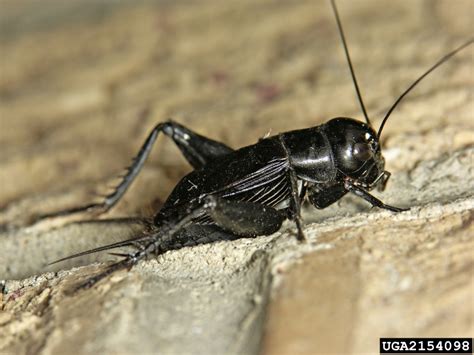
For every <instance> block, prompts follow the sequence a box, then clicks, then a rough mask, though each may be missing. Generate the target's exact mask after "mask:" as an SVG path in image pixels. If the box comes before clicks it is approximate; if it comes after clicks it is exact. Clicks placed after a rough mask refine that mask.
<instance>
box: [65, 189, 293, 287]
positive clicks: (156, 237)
mask: <svg viewBox="0 0 474 355" xmlns="http://www.w3.org/2000/svg"><path fill="white" fill-rule="evenodd" d="M203 215H206V216H209V217H210V219H211V220H212V222H213V223H214V224H213V225H207V226H206V225H204V226H202V227H203V230H202V231H199V232H198V233H196V234H195V235H194V236H187V235H186V230H187V228H189V227H192V223H195V221H196V220H197V219H199V218H201V217H202V216H203ZM285 219H286V216H285V214H283V213H282V212H280V211H278V210H276V209H274V208H272V207H268V206H264V205H260V204H257V203H252V202H245V201H232V200H225V199H222V198H219V197H214V196H207V197H205V198H204V199H203V201H202V202H201V203H197V204H195V205H194V206H193V207H190V208H186V209H183V210H181V211H179V212H178V213H176V215H175V216H174V217H173V218H170V219H169V220H167V221H165V222H166V223H163V224H161V225H160V226H158V228H159V230H158V231H157V232H156V233H154V234H153V235H150V236H146V237H142V238H135V239H130V240H124V241H121V242H118V243H114V244H110V245H105V246H102V247H99V248H96V249H92V250H88V251H84V252H82V253H79V254H76V255H71V256H69V257H66V258H63V259H60V260H59V261H62V260H67V259H69V258H74V257H76V256H81V255H86V254H90V253H94V252H99V251H107V250H111V249H115V248H119V247H123V246H130V245H134V246H137V247H138V250H137V251H136V252H133V253H130V254H116V253H115V254H114V255H117V256H121V257H123V258H124V259H123V260H120V261H118V262H116V263H114V264H112V265H110V266H109V267H108V268H107V269H106V270H104V271H103V272H102V273H99V274H97V275H95V276H92V277H91V278H89V279H87V280H86V281H85V282H83V283H81V284H79V285H78V286H77V287H75V288H74V290H78V289H83V288H90V287H92V286H93V285H95V284H96V283H97V282H99V281H100V280H102V279H103V278H105V277H107V276H109V275H110V274H112V273H113V272H115V271H118V270H121V269H126V268H131V267H133V266H134V265H136V264H137V263H138V262H139V261H140V260H142V259H144V258H146V257H147V256H148V255H151V254H161V253H163V252H165V251H167V250H173V249H180V248H182V247H184V246H191V245H197V244H206V243H212V242H215V241H220V240H234V239H239V238H251V237H256V236H259V235H270V234H272V233H275V232H276V231H278V230H279V229H280V227H281V225H282V223H283V221H284V220H285ZM219 229H220V230H219ZM207 232H211V233H210V234H207ZM229 233H230V234H229Z"/></svg>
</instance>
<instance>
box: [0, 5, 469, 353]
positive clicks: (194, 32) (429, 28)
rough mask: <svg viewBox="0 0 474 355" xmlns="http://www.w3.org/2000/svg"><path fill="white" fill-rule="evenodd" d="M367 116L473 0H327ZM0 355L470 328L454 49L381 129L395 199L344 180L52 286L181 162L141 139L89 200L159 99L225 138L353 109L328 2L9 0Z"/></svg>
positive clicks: (160, 106) (428, 61) (465, 190)
mask: <svg viewBox="0 0 474 355" xmlns="http://www.w3.org/2000/svg"><path fill="white" fill-rule="evenodd" d="M338 5H339V9H340V13H341V17H342V21H343V24H344V26H345V30H346V34H347V37H348V42H349V46H350V50H351V54H352V57H353V61H354V66H355V68H356V70H357V74H358V78H359V81H360V86H361V89H362V93H363V95H364V98H365V102H366V105H367V108H368V111H369V114H370V116H371V117H373V121H374V124H375V126H376V127H377V126H378V125H379V124H380V121H381V117H382V116H383V114H384V112H385V111H386V110H387V108H388V107H389V106H390V105H391V103H392V102H393V101H394V100H395V99H396V97H397V96H398V95H399V93H401V92H402V91H403V90H404V89H405V88H406V87H407V86H408V85H409V84H410V83H411V82H412V81H413V80H414V79H416V78H417V77H418V76H419V75H420V74H421V73H422V72H423V71H424V70H426V69H427V68H428V67H429V66H430V65H432V64H433V63H434V62H435V61H436V60H437V59H438V58H440V57H441V56H442V55H444V54H446V53H447V52H449V51H450V50H452V49H453V48H454V47H456V46H458V45H460V44H461V43H463V42H465V41H466V40H467V39H468V37H469V36H470V33H471V32H472V18H473V17H474V3H473V2H472V1H470V0H466V1H462V0H439V1H420V0H414V1H386V0H383V1H375V0H373V1H369V0H368V1H365V0H359V1H344V0H340V1H338ZM0 52H1V55H0V71H1V72H0V74H1V75H0V100H1V101H0V182H1V187H0V226H1V228H0V246H1V248H0V249H1V250H2V251H1V252H0V280H1V279H3V280H5V281H6V283H5V286H4V287H2V288H4V290H3V293H0V352H2V353H15V354H35V353H39V354H64V353H77V354H92V353H130V354H131V353H159V354H210V353H211V354H223V353H226V354H236V353H239V354H257V353H262V354H265V355H273V354H298V353H300V354H316V353H329V352H331V353H369V352H370V353H376V352H378V338H379V337H381V336H407V337H421V336H472V334H473V333H474V329H473V328H474V327H473V313H474V311H473V303H472V299H474V295H473V286H474V285H473V282H474V279H473V255H474V252H473V251H474V246H473V239H472V235H473V228H472V220H473V207H474V199H473V194H474V179H473V172H472V169H473V147H474V144H473V143H474V117H473V116H474V103H473V99H472V92H473V91H472V88H473V87H474V86H473V82H474V75H473V49H472V48H469V49H466V50H465V51H464V52H463V53H460V54H459V55H458V56H456V57H455V58H454V59H452V60H451V61H450V62H449V63H446V64H445V65H443V67H442V68H440V69H439V70H437V71H436V72H434V73H433V74H432V75H431V76H430V77H429V78H427V79H426V80H425V81H423V82H422V83H421V84H420V86H419V87H417V89H416V90H415V91H414V92H413V93H411V94H410V95H409V96H408V97H407V98H406V100H405V101H404V102H403V103H402V105H401V106H400V107H399V108H398V109H397V110H396V111H395V112H394V114H393V117H392V118H391V120H390V121H389V122H388V124H387V126H386V130H385V132H384V136H383V144H384V154H385V157H386V160H387V169H388V170H389V171H391V172H392V179H391V180H390V182H389V184H388V186H387V189H386V191H385V192H383V193H380V194H378V196H379V197H381V198H382V199H383V200H384V201H386V202H387V203H390V204H393V205H396V206H402V207H408V206H410V207H412V208H411V210H410V211H409V212H404V213H401V214H393V213H390V212H387V211H381V210H378V209H370V208H369V207H368V206H367V204H366V203H365V202H363V201H360V200H358V199H355V198H351V197H348V198H344V199H343V200H341V201H340V202H339V203H337V204H335V205H334V206H331V207H330V208H328V209H325V210H322V211H318V210H315V209H314V208H311V207H310V206H308V207H306V208H305V209H304V213H303V215H304V219H305V223H306V224H305V232H306V235H307V239H308V240H307V241H306V242H305V243H298V242H297V241H296V240H295V238H294V226H293V225H292V224H291V223H286V224H285V225H284V226H283V228H282V229H281V231H280V232H278V233H276V234H274V235H272V236H268V237H259V238H255V239H241V240H237V241H233V242H220V243H215V244H209V245H201V246H198V247H193V248H184V249H181V250H178V251H173V252H168V253H166V254H164V255H161V256H159V257H158V258H156V259H150V260H148V261H145V262H141V263H140V264H139V265H138V266H137V267H135V268H133V269H132V270H131V271H130V272H125V271H123V272H118V273H117V274H115V275H113V276H112V277H110V278H108V279H107V280H104V281H103V282H101V283H100V284H99V285H97V287H95V288H93V289H90V290H87V291H83V292H79V293H76V294H72V295H67V291H68V290H69V289H70V288H71V287H72V286H73V285H74V284H76V283H77V282H78V281H80V280H82V279H84V278H86V277H87V276H88V275H91V274H92V273H95V272H97V271H98V270H99V269H102V268H103V267H104V266H105V264H103V263H94V262H95V261H102V262H105V261H108V260H111V259H112V257H111V256H108V255H98V256H90V257H86V258H81V259H77V260H71V261H68V262H65V263H61V264H56V265H54V266H51V267H46V266H45V264H46V263H47V262H48V261H51V260H54V259H56V258H58V257H61V256H65V255H68V254H70V253H73V252H78V251H81V250H84V249H86V248H91V247H94V246H99V245H102V244H105V243H108V242H112V241H118V240H121V239H125V238H127V237H130V236H131V235H136V234H137V233H142V232H143V231H142V229H143V228H142V227H141V225H140V224H139V223H137V221H136V219H133V218H132V219H124V218H123V217H149V216H152V215H153V213H154V211H156V210H157V209H158V208H159V207H160V205H161V204H162V203H163V201H164V200H165V199H166V196H167V195H168V194H169V192H170V190H171V189H172V188H173V186H174V185H175V184H176V183H177V181H178V180H179V178H180V177H182V176H183V175H184V174H185V173H186V172H188V171H190V168H189V166H188V165H187V164H186V163H185V161H184V159H183V158H181V157H180V155H179V152H178V150H177V149H176V148H175V147H173V145H172V143H170V141H169V140H168V139H166V138H159V140H158V142H157V143H156V145H155V147H154V150H153V152H152V155H151V157H150V159H149V160H148V162H147V164H146V166H145V167H144V169H143V172H142V174H141V175H140V177H139V178H138V179H137V181H136V182H135V183H134V184H133V186H132V187H131V188H130V190H129V191H128V192H127V194H126V195H125V197H124V199H123V201H121V202H120V203H119V204H118V205H117V206H116V207H115V208H114V209H113V210H112V211H110V212H109V213H107V214H105V215H103V216H101V217H100V218H101V221H100V222H94V221H90V219H91V216H87V215H79V216H75V219H76V223H71V222H72V219H61V220H52V221H46V222H45V223H41V224H36V225H31V221H32V220H34V218H35V216H37V215H39V214H42V213H47V212H52V211H56V210H59V209H63V208H68V207H74V206H79V205H81V204H84V203H89V202H91V201H99V200H100V197H98V195H99V194H104V193H106V192H107V191H109V188H110V186H113V184H114V183H116V181H117V180H116V179H115V178H114V177H115V176H117V174H118V173H120V171H121V169H122V168H123V167H124V166H126V165H127V164H128V163H129V160H130V158H131V157H132V156H133V155H134V154H135V153H136V151H137V150H138V148H139V146H140V144H141V142H142V141H143V140H144V138H145V136H146V134H147V132H148V131H149V130H150V129H151V128H152V127H153V126H154V124H155V123H156V122H158V121H161V120H165V119H167V118H169V117H172V118H173V119H175V120H176V121H178V122H180V123H182V124H185V125H187V126H189V127H190V128H192V129H194V130H196V131H197V132H199V133H200V134H203V135H207V136H209V137H211V138H214V139H218V140H221V141H223V142H226V143H227V144H228V145H230V146H232V147H239V146H244V145H246V144H252V143H254V142H256V141H257V140H258V138H259V137H262V136H264V135H265V134H267V133H268V132H271V133H272V134H275V133H278V132H282V131H286V130H290V129H295V128H302V127H308V126H313V125H317V124H320V123H322V122H324V121H326V120H327V119H329V118H331V117H336V116H348V117H356V118H358V119H361V117H362V115H361V114H360V111H359V107H358V103H357V101H356V98H355V94H354V89H353V86H352V83H351V80H350V77H349V72H348V69H347V64H346V62H345V58H344V56H343V52H342V49H341V45H340V40H339V37H338V33H337V30H336V26H335V21H334V18H333V15H332V13H331V10H330V6H329V3H328V2H326V1H316V0H314V1H285V2H283V1H276V0H275V1H258V2H255V1H232V2H227V1H226V2H223V1H217V0H209V1H199V2H190V1H186V2H177V3H176V2H168V1H113V2H112V1H110V2H101V1H97V2H94V1H89V2H87V6H85V5H84V3H83V2H81V1H68V2H63V1H51V0H49V1H41V2H37V1H23V2H21V4H20V3H18V2H16V1H13V0H5V1H2V3H1V11H0Z"/></svg>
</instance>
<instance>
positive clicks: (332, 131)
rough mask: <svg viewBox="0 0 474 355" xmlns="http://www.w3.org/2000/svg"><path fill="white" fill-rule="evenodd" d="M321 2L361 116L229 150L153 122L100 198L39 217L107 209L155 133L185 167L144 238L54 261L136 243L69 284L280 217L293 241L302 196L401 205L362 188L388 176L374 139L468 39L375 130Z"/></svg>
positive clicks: (271, 225) (238, 234) (275, 223)
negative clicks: (176, 151)
mask: <svg viewBox="0 0 474 355" xmlns="http://www.w3.org/2000/svg"><path fill="white" fill-rule="evenodd" d="M331 5H332V8H333V11H334V14H335V17H336V22H337V26H338V29H339V34H340V36H341V40H342V43H343V47H344V51H345V55H346V57H347V61H348V65H349V69H350V72H351V75H352V79H353V82H354V85H355V89H356V92H357V96H358V99H359V103H360V106H361V109H362V112H363V114H364V116H365V121H366V122H365V123H364V122H360V121H357V120H355V119H352V118H345V117H338V118H333V119H331V120H329V121H328V122H327V123H325V124H322V125H320V126H316V127H311V128H307V129H301V130H295V131H290V132H285V133H281V134H278V135H275V136H271V137H267V138H262V139H260V140H259V141H258V142H257V143H256V144H253V145H250V146H247V147H243V148H240V149H238V150H233V149H232V148H229V147H228V146H226V145H225V144H223V143H221V142H217V141H215V140H212V139H209V138H206V137H204V136H201V135H199V134H197V133H195V132H193V131H191V130H190V129H188V128H186V127H184V126H182V125H180V124H178V123H175V122H173V121H168V122H164V123H159V124H158V125H156V126H155V128H154V129H153V130H152V131H151V133H150V134H149V136H148V138H147V139H146V140H145V142H144V143H143V146H142V147H141V149H140V151H139V152H138V154H137V156H136V157H135V158H134V160H133V163H132V165H131V166H130V167H129V168H128V169H127V173H126V174H125V175H124V177H123V179H122V181H121V183H120V184H119V185H118V186H117V187H116V189H115V190H114V191H113V192H112V193H111V194H109V195H107V196H106V198H105V200H104V201H103V202H102V203H100V204H90V205H87V206H82V207H79V208H74V209H70V210H66V211H61V212H58V213H55V214H52V215H48V216H44V218H46V217H52V216H57V215H65V214H71V213H76V212H81V211H100V212H105V211H107V210H109V209H110V208H111V207H112V206H114V205H115V204H116V203H117V202H118V201H119V200H120V198H121V197H122V196H123V195H124V193H125V191H126V190H127V188H128V187H129V186H130V184H131V183H132V181H133V180H134V179H135V177H136V176H137V175H138V173H139V172H140V169H141V168H142V166H143V165H144V163H145V160H146V159H147V157H148V155H149V153H150V150H151V148H152V146H153V143H154V142H155V141H156V139H157V137H158V135H159V134H160V133H164V134H165V135H166V136H168V137H170V138H171V139H172V140H173V142H174V143H175V144H176V145H177V146H178V148H179V149H180V151H181V152H182V154H183V155H184V157H185V158H186V160H187V161H188V162H189V163H190V164H191V165H192V167H193V168H194V171H192V172H191V173H189V174H188V175H186V176H185V177H184V178H182V180H181V181H180V182H179V183H178V184H177V185H176V187H175V188H174V190H173V191H172V193H171V195H170V196H169V197H168V199H167V200H166V202H165V204H164V205H163V207H162V208H161V209H160V210H159V211H158V213H157V214H156V215H155V217H154V220H153V229H152V231H151V232H150V233H149V234H148V235H145V236H140V237H135V238H132V239H128V240H124V241H121V242H118V243H114V244H109V245H105V246H102V247H99V248H95V249H91V250H87V251H84V252H82V253H78V254H74V255H71V256H68V257H66V258H63V259H60V260H57V261H55V262H54V263H56V262H60V261H63V260H67V259H70V258H74V257H78V256H82V255H86V254H90V253H95V252H99V251H105V250H111V249H115V248H119V247H126V246H128V247H130V246H131V247H135V248H136V251H134V252H132V253H129V254H120V253H111V254H112V255H116V256H120V257H123V259H122V260H120V261H118V262H116V263H114V264H112V265H110V266H109V267H108V268H107V269H106V270H105V271H104V272H102V273H100V274H98V275H95V276H93V277H91V278H89V279H88V280H86V281H85V282H84V283H82V284H81V285H79V287H78V288H89V287H91V286H93V285H94V284H95V283H97V282H98V281H100V280H101V279H103V278H104V277H106V276H108V275H110V274H111V273H113V272H114V271H116V270H119V269H124V268H131V267H132V266H133V265H135V264H136V263H138V262H139V261H140V260H141V259H143V258H145V257H147V256H148V255H151V254H161V253H163V252H165V251H168V250H172V249H179V248H182V247H183V246H192V245H197V244H202V243H211V242H214V241H219V240H233V239H238V238H253V237H257V236H260V235H269V234H272V233H275V232H276V231H278V230H279V229H280V227H281V225H282V223H283V221H284V220H286V219H289V220H291V221H294V222H295V224H296V228H297V238H298V239H299V240H303V239H304V233H303V229H302V221H301V217H300V207H301V205H302V203H303V201H304V200H305V199H306V198H307V199H308V200H309V202H310V203H311V204H312V205H313V206H314V207H316V208H318V209H322V208H325V207H327V206H329V205H331V204H332V203H334V202H336V201H337V200H339V199H340V198H341V197H343V196H344V195H345V194H347V193H352V194H355V195H356V196H359V197H361V198H363V199H364V200H366V201H367V202H369V203H370V204H371V205H372V206H376V207H379V208H383V209H387V210H390V211H393V212H401V211H405V210H407V209H403V208H399V207H394V206H390V205H388V204H385V203H384V202H382V201H381V200H379V199H377V198H376V197H374V196H373V195H371V194H370V192H369V191H370V190H372V189H374V188H375V187H378V188H380V189H382V190H383V189H384V187H385V185H386V183H387V181H388V179H389V177H390V173H389V172H388V171H386V170H385V169H384V166H385V161H384V158H383V155H382V150H381V145H380V137H381V133H382V130H383V127H384V125H385V123H386V122H387V120H388V118H389V117H390V114H391V113H392V112H393V110H394V109H395V107H396V106H397V105H398V104H399V103H400V101H401V100H402V99H403V98H404V97H405V95H407V94H408V92H410V91H411V90H412V89H413V88H414V87H415V86H416V85H417V84H418V83H419V82H420V81H421V80H422V79H423V78H424V77H425V76H427V75H428V74H429V73H430V72H432V71H433V70H434V69H435V68H437V67H438V66H439V65H441V64H442V63H444V62H445V61H447V60H448V59H449V58H451V57H452V56H453V55H454V54H456V53H457V52H459V51H460V50H462V49H463V48H465V47H467V46H468V45H470V44H472V43H473V41H474V40H473V39H471V40H470V41H468V42H467V43H465V44H463V45H462V46H460V47H458V48H457V49H455V50H454V51H452V52H450V53H449V54H447V55H446V56H444V57H443V58H441V59H440V60H439V61H438V62H437V63H436V64H435V65H433V66H432V67H431V68H430V69H429V70H428V71H426V72H425V73H424V74H423V75H421V76H420V77H419V78H418V79H417V80H416V81H415V82H413V84H411V85H410V86H409V87H408V89H407V90H405V91H404V92H403V94H402V95H400V97H399V98H398V99H397V100H396V101H395V103H394V104H393V105H392V107H391V108H390V109H389V110H388V112H387V114H386V115H385V117H384V118H383V120H382V123H381V125H380V127H379V129H378V131H377V132H376V131H375V130H374V128H373V127H372V125H371V123H370V120H369V117H368V115H367V112H366V109H365V106H364V103H363V100H362V96H361V94H360V90H359V87H358V84H357V80H356V77H355V72H354V70H353V67H352V63H351V59H350V56H349V51H348V48H347V44H346V40H345V36H344V32H343V29H342V25H341V21H340V19H339V15H338V12H337V8H336V5H335V2H334V0H332V1H331Z"/></svg>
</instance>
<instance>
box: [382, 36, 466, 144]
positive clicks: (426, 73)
mask: <svg viewBox="0 0 474 355" xmlns="http://www.w3.org/2000/svg"><path fill="white" fill-rule="evenodd" d="M472 43H474V38H471V39H470V40H469V41H467V42H466V43H464V44H463V45H462V46H460V47H458V48H456V49H455V50H453V51H452V52H449V53H448V54H446V55H445V56H444V57H442V58H441V59H439V60H438V61H437V62H436V63H435V64H434V65H433V66H432V67H431V68H430V69H428V70H427V71H426V72H425V73H424V74H423V75H421V76H420V77H419V78H418V79H416V80H415V81H414V82H413V84H411V85H410V86H409V87H408V89H406V90H405V91H404V92H403V94H401V95H400V97H399V98H398V99H397V100H396V101H395V102H394V104H393V105H392V107H390V109H389V110H388V111H387V113H386V114H385V117H384V118H383V120H382V124H381V125H380V128H379V131H378V132H377V137H379V138H380V135H381V134H382V130H383V127H384V126H385V122H387V120H388V118H389V117H390V115H391V114H392V112H393V110H394V109H395V107H397V106H398V104H399V103H400V101H402V99H403V98H404V97H405V96H406V95H407V94H408V93H409V92H410V91H411V90H412V89H413V88H414V87H415V86H416V85H417V84H418V83H419V82H420V81H421V80H423V79H424V78H425V77H426V76H427V75H428V74H429V73H431V72H432V71H433V70H435V69H436V68H437V67H439V66H440V65H441V64H443V63H444V62H446V61H447V60H448V59H449V58H451V57H452V56H453V55H455V54H456V53H458V52H459V51H461V50H463V49H464V48H466V47H467V46H469V45H470V44H472Z"/></svg>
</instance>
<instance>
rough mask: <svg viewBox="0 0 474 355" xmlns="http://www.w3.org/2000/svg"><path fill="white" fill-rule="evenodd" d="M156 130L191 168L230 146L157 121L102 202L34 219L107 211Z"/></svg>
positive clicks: (138, 165) (129, 181)
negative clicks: (167, 139) (170, 143)
mask: <svg viewBox="0 0 474 355" xmlns="http://www.w3.org/2000/svg"><path fill="white" fill-rule="evenodd" d="M160 132H163V133H164V134H165V135H167V136H168V137H170V138H171V139H172V140H173V141H174V143H175V144H176V145H177V146H178V148H179V149H180V151H181V152H182V154H183V156H184V157H185V158H186V159H187V161H188V162H189V163H190V164H191V165H192V166H193V167H194V168H201V167H203V166H204V165H206V164H207V163H208V162H210V161H212V160H213V159H215V158H217V157H219V156H222V155H225V154H228V153H230V152H232V149H231V148H229V147H227V146H226V145H225V144H223V143H220V142H217V141H214V140H212V139H209V138H206V137H204V136H201V135H199V134H197V133H195V132H193V131H191V130H190V129H188V128H186V127H184V126H182V125H180V124H178V123H176V122H173V121H167V122H163V123H159V124H157V125H156V126H155V127H154V128H153V130H152V131H151V132H150V134H149V135H148V137H147V139H146V140H145V142H144V143H143V145H142V147H141V148H140V150H139V152H138V154H137V155H136V156H135V157H134V158H133V161H132V164H131V165H130V166H129V167H128V168H127V169H126V173H125V175H124V176H123V178H122V181H121V182H120V183H119V184H118V185H117V186H116V187H115V189H114V190H113V191H112V192H111V193H110V194H108V195H107V196H105V198H104V200H103V201H102V202H100V203H91V204H87V205H85V206H79V207H74V208H70V209H66V210H62V211H57V212H53V213H48V214H44V215H41V216H39V217H38V219H37V220H36V222H37V221H40V220H43V219H46V218H54V217H60V216H67V215H71V214H75V213H79V212H94V213H96V214H101V213H104V212H107V211H108V210H109V209H111V208H112V207H113V206H114V205H115V204H116V203H117V202H118V201H119V200H120V199H121V198H122V196H123V195H124V194H125V192H126V191H127V189H128V188H129V187H130V185H131V184H132V182H133V180H134V179H135V178H136V177H137V176H138V174H139V173H140V170H141V169H142V167H143V165H144V164H145V161H146V159H147V158H148V155H149V154H150V151H151V148H152V147H153V144H154V143H155V141H156V138H157V137H158V135H159V133H160Z"/></svg>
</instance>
